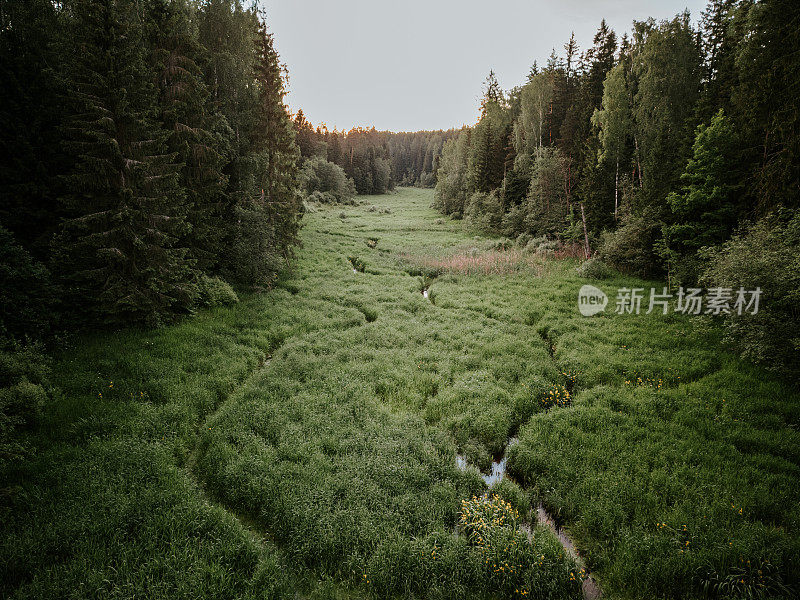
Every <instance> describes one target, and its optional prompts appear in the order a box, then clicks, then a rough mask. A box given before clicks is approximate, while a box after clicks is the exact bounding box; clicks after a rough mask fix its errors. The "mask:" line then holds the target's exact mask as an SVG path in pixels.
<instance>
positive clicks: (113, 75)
mask: <svg viewBox="0 0 800 600" xmlns="http://www.w3.org/2000/svg"><path fill="white" fill-rule="evenodd" d="M0 56H2V61H1V66H0V89H2V90H3V92H2V94H0V123H2V139H1V140H0V246H1V247H0V252H2V253H3V254H4V261H3V271H2V281H0V287H2V290H3V291H2V292H0V294H2V296H3V298H2V306H1V307H0V311H2V314H1V315H0V318H1V319H2V323H1V324H0V327H1V328H2V332H0V333H2V334H3V336H4V338H17V339H21V338H25V337H28V338H30V337H37V336H40V335H43V334H45V333H46V332H47V330H48V329H50V328H52V327H54V326H58V327H70V328H73V327H77V326H82V325H87V324H89V325H96V324H114V325H117V324H142V325H154V324H157V323H161V322H165V321H169V320H171V319H173V318H174V317H175V316H177V315H181V314H185V313H188V312H191V311H192V310H193V309H194V308H195V307H198V306H203V305H208V304H213V303H218V302H226V301H231V300H232V299H234V298H235V294H234V293H233V291H232V289H231V288H230V287H229V286H228V284H229V283H234V284H241V285H245V286H251V287H252V286H256V287H268V286H270V285H271V284H272V283H273V281H274V280H275V277H276V273H277V272H278V271H279V269H281V268H282V265H283V264H284V263H285V261H286V260H287V258H288V257H289V256H290V255H291V251H292V250H291V249H292V246H293V245H295V244H296V243H297V235H298V228H299V220H300V216H301V210H302V203H301V200H300V197H301V196H300V193H299V188H298V176H299V166H298V164H297V162H298V158H299V151H298V148H297V145H296V143H295V141H294V132H293V128H292V123H291V120H290V118H289V116H288V113H287V110H286V107H285V106H284V103H283V95H284V74H285V73H284V68H283V66H282V65H281V64H280V61H279V57H278V55H277V53H276V51H275V49H274V47H273V41H272V35H271V34H270V33H269V32H268V30H267V27H266V25H265V23H264V20H263V19H262V18H261V17H260V16H259V14H258V13H257V12H256V11H255V10H254V9H250V8H245V7H244V6H243V5H242V3H241V2H240V0H233V1H231V0H200V1H193V0H65V1H63V2H51V1H50V0H0ZM6 258H9V261H8V262H7V261H6V260H5V259H6Z"/></svg>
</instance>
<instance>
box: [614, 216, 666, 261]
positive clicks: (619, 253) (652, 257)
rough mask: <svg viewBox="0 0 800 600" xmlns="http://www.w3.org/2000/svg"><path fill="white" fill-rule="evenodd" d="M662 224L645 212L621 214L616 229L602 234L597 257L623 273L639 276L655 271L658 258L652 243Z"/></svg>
mask: <svg viewBox="0 0 800 600" xmlns="http://www.w3.org/2000/svg"><path fill="white" fill-rule="evenodd" d="M661 227H662V223H661V221H660V220H658V219H656V218H650V217H649V216H647V215H646V214H642V215H626V216H624V217H623V223H622V225H621V226H620V228H619V229H617V230H616V231H613V232H608V231H607V232H605V233H604V234H603V238H602V241H601V243H600V251H599V255H600V258H602V259H603V260H604V261H605V262H607V263H608V264H610V265H611V266H613V267H614V268H616V269H618V270H620V271H622V272H624V273H628V274H631V275H637V276H639V277H650V276H653V275H657V274H658V273H659V272H660V264H661V261H660V259H659V258H658V256H657V254H656V252H655V250H654V246H655V243H656V241H657V240H658V238H659V235H660V233H661Z"/></svg>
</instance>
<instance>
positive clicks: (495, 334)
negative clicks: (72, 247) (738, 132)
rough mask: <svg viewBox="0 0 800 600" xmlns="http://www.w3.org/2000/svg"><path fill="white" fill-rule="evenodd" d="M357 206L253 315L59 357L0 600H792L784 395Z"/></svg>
mask: <svg viewBox="0 0 800 600" xmlns="http://www.w3.org/2000/svg"><path fill="white" fill-rule="evenodd" d="M360 198H361V201H360V203H359V204H357V205H355V206H345V207H342V206H330V205H313V206H309V207H308V212H307V213H306V215H305V216H304V225H303V230H302V232H301V238H302V242H303V246H302V248H300V249H299V250H298V251H297V258H296V260H295V261H294V262H293V264H292V267H291V269H290V270H289V271H287V272H286V273H285V274H284V275H283V277H282V278H281V279H280V280H279V282H278V283H277V285H276V287H275V288H274V289H272V290H270V291H269V292H265V293H261V294H249V295H247V294H243V295H242V301H241V302H240V303H239V304H237V305H234V306H232V307H229V308H215V309H211V310H207V311H203V312H201V313H199V314H197V315H196V316H194V317H192V318H188V319H186V320H184V321H183V322H181V323H179V324H177V325H173V326H169V327H165V328H161V329H158V330H151V331H132V330H128V331H124V332H117V333H102V334H94V335H89V336H83V337H79V338H76V339H73V340H72V341H71V342H70V347H69V348H68V349H66V350H65V351H64V352H63V353H62V354H60V355H59V356H58V357H56V360H55V363H54V365H53V372H52V375H51V381H50V383H51V384H52V385H53V386H54V388H55V389H58V390H59V391H58V393H57V394H56V397H54V398H53V399H52V401H51V402H50V403H49V404H48V406H47V408H46V411H45V417H44V420H43V423H41V425H40V426H39V427H38V429H37V430H36V431H35V433H34V434H33V435H34V441H33V446H34V447H35V448H36V450H35V453H34V454H33V456H32V457H31V459H30V460H27V461H26V462H24V463H22V464H21V465H19V466H18V467H17V469H16V471H14V472H13V473H11V476H10V478H9V481H7V482H4V483H3V484H2V486H1V487H3V488H4V490H5V493H4V495H3V502H2V504H1V505H0V511H2V512H0V515H2V524H1V525H0V532H2V536H1V537H0V564H2V577H0V596H2V597H7V598H19V599H21V598H31V599H34V598H35V599H41V598H104V599H107V598H134V597H136V598H148V599H151V598H152V599H159V598H164V599H167V598H169V599H177V598H187V599H188V598H201V597H203V598H215V599H224V598H262V599H263V598H314V599H324V598H390V597H398V598H399V597H405V598H452V599H460V598H517V597H522V598H524V597H530V598H581V596H582V592H581V579H582V577H584V573H585V571H581V569H582V568H585V569H588V570H590V571H591V573H592V577H593V578H594V580H595V581H596V582H597V583H598V584H599V586H600V588H601V589H602V592H603V597H607V598H642V599H644V598H648V599H649V598H703V597H719V598H789V597H794V594H796V593H798V589H799V588H798V582H800V534H799V533H798V526H800V432H798V425H800V403H798V394H797V390H796V389H794V388H792V387H790V386H789V385H788V384H786V383H783V382H782V381H781V380H780V379H778V378H776V376H775V375H773V374H770V373H768V372H767V371H765V370H763V369H760V368H758V367H755V366H752V365H750V364H748V363H746V362H743V361H742V360H740V359H738V358H737V357H736V356H735V355H733V354H732V353H730V352H728V351H727V350H726V349H725V346H724V344H723V340H722V337H723V336H722V330H721V327H720V325H719V324H718V323H716V322H715V321H714V320H712V319H711V318H710V317H687V316H683V315H676V314H672V313H670V314H668V315H666V316H664V315H662V314H660V313H658V314H650V315H645V314H640V315H617V314H614V297H615V294H616V289H617V288H619V287H645V288H648V289H649V288H650V287H651V286H652V287H657V288H659V289H660V288H661V287H662V286H663V283H661V282H644V281H641V280H637V279H632V278H628V277H624V276H621V275H615V276H613V277H611V278H609V279H605V280H602V281H599V282H598V281H593V280H587V279H583V278H581V277H580V276H579V275H578V273H577V272H576V267H577V265H578V263H577V261H574V260H571V259H564V260H555V259H552V258H547V257H541V256H537V255H534V254H528V253H525V252H523V251H521V250H519V249H516V248H507V247H505V246H503V245H502V244H498V242H497V241H496V240H493V239H490V238H487V237H484V236H481V235H476V233H475V232H472V231H468V230H467V229H465V226H464V224H463V223H462V222H461V221H454V220H450V219H447V218H442V217H441V215H439V214H437V213H436V212H435V211H434V210H433V209H432V208H430V205H431V202H432V200H433V193H432V191H431V190H422V189H410V188H403V189H400V190H399V191H397V192H396V193H393V194H389V195H384V196H377V197H367V198H364V197H360ZM586 283H589V284H592V285H596V286H598V287H600V288H601V289H603V290H604V291H606V293H607V294H609V300H610V305H609V307H607V308H606V310H605V312H604V313H601V314H599V315H596V316H593V317H582V316H581V315H580V313H579V312H578V307H577V293H578V289H579V288H580V287H581V286H582V285H584V284H586ZM423 291H424V292H425V294H423ZM511 438H515V439H517V440H518V441H517V442H516V443H514V444H513V445H511V446H510V447H509V448H508V453H507V459H508V463H507V465H508V473H509V477H506V478H505V479H503V480H502V481H501V482H500V483H498V484H496V485H495V486H494V487H493V488H492V489H491V490H489V489H487V486H486V484H485V482H484V479H483V476H482V473H481V471H484V472H485V471H486V470H487V469H489V468H490V465H491V463H492V461H493V460H496V459H498V458H499V457H500V456H501V455H502V454H503V452H504V451H505V449H506V446H507V444H508V441H509V439H511ZM457 455H459V456H460V457H463V458H464V460H465V462H466V464H467V466H466V468H462V467H461V466H459V465H457V463H456V456H457ZM487 492H488V495H486V496H484V494H487ZM540 505H541V507H542V508H543V509H546V510H547V512H548V513H549V514H551V515H552V516H553V518H554V519H555V520H556V522H558V523H559V524H560V525H563V527H564V529H565V531H566V532H567V533H568V535H569V536H570V538H571V539H572V540H573V541H574V543H575V545H576V547H577V548H578V549H579V551H580V555H581V557H580V559H575V557H574V556H572V555H571V554H570V553H569V552H567V551H566V550H565V549H564V548H563V547H562V545H561V543H560V542H559V540H558V539H557V537H556V536H555V535H554V533H553V532H552V531H551V530H550V529H548V528H547V527H546V526H544V525H539V524H537V520H536V512H537V508H538V507H539V506H540Z"/></svg>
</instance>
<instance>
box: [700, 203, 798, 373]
mask: <svg viewBox="0 0 800 600" xmlns="http://www.w3.org/2000/svg"><path fill="white" fill-rule="evenodd" d="M798 248H800V215H798V214H795V215H794V216H791V215H790V213H788V211H787V212H780V213H777V214H773V215H771V216H768V217H765V218H764V219H762V220H761V221H759V222H757V223H756V224H755V225H753V226H752V227H751V228H750V229H749V230H748V231H744V232H741V233H739V234H737V235H735V236H733V237H732V238H731V239H730V240H729V241H728V242H727V243H726V244H724V245H723V246H722V248H720V249H717V250H708V251H707V252H706V256H707V258H709V259H710V264H709V266H708V268H707V269H706V271H705V273H704V275H703V278H702V281H703V283H704V284H705V285H707V286H709V287H725V288H732V290H733V294H734V297H735V294H736V290H738V289H739V288H740V287H744V288H745V290H754V289H755V288H756V287H759V288H761V290H762V300H761V303H760V305H759V310H758V312H757V313H756V314H751V313H750V312H747V311H745V312H744V314H742V315H739V314H736V311H731V314H730V315H729V316H728V317H726V321H727V323H726V324H727V329H728V338H729V340H730V341H732V342H733V343H734V345H735V346H736V347H737V348H738V349H739V351H740V353H741V355H742V356H744V357H747V358H750V359H751V360H753V361H756V362H760V363H763V364H764V365H765V366H766V367H767V368H769V369H772V370H774V371H779V372H783V373H787V374H789V376H790V377H792V378H793V379H795V380H798V379H800V254H798Z"/></svg>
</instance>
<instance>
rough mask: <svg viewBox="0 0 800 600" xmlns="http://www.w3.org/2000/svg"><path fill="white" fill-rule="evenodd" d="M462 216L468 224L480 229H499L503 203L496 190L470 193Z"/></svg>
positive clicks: (492, 230)
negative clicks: (486, 192) (485, 192)
mask: <svg viewBox="0 0 800 600" xmlns="http://www.w3.org/2000/svg"><path fill="white" fill-rule="evenodd" d="M464 216H465V217H466V219H467V221H468V222H469V223H470V225H472V226H473V227H476V228H477V229H479V230H481V231H486V232H489V233H495V232H497V231H499V230H500V226H501V224H502V220H503V205H502V202H500V198H499V197H498V195H497V192H496V191H492V192H490V193H489V194H484V193H482V192H475V193H474V194H472V196H470V198H469V200H468V201H467V205H466V207H465V208H464Z"/></svg>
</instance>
